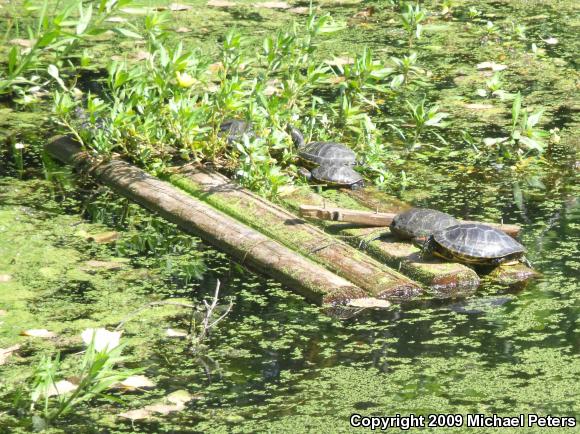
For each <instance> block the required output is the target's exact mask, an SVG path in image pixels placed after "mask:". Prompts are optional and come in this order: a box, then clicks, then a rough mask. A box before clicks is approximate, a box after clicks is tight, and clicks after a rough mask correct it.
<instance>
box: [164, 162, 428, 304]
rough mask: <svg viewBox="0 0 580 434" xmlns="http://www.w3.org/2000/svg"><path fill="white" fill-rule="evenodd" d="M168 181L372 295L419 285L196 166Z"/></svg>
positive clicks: (415, 291) (409, 291)
mask: <svg viewBox="0 0 580 434" xmlns="http://www.w3.org/2000/svg"><path fill="white" fill-rule="evenodd" d="M169 180H170V182H171V183H172V184H174V185H176V186H178V187H180V188H182V189H184V190H185V191H187V192H188V193H191V194H192V195H194V196H195V197H197V198H199V199H201V200H203V201H204V202H207V203H208V204H210V205H212V206H213V207H215V208H217V209H219V210H221V211H223V212H225V213H226V214H229V215H230V216H232V217H234V218H235V219H236V220H238V221H241V222H243V223H245V224H247V225H249V226H251V227H252V228H254V229H256V230H258V231H260V232H262V233H263V234H265V235H267V236H268V237H271V238H273V239H275V240H277V241H279V242H281V243H282V244H284V245H286V246H287V247H289V248H291V249H292V250H295V251H297V252H300V253H301V254H303V255H305V256H307V257H309V258H311V259H312V260H314V261H316V262H318V263H319V264H321V265H324V266H325V267H326V268H328V269H329V270H331V271H333V272H334V273H336V274H338V275H339V276H342V277H344V278H346V279H348V280H349V281H351V282H353V283H354V284H355V285H357V286H358V287H360V288H362V289H363V290H365V291H367V292H368V293H369V294H371V295H372V296H374V297H378V298H411V297H415V296H418V295H420V294H421V293H422V292H423V290H422V288H421V287H420V286H419V285H418V284H417V283H416V282H414V281H413V280H411V279H409V278H407V277H405V276H404V275H402V274H401V273H398V272H397V271H395V270H393V269H391V268H389V267H388V266H386V265H385V264H383V263H381V262H379V261H377V260H375V259H373V258H371V257H370V256H368V255H366V254H364V253H363V252H361V251H359V250H357V249H355V248H353V247H351V246H350V245H348V244H346V243H344V242H342V241H341V240H339V239H337V238H336V237H333V236H331V235H329V234H327V233H325V232H324V231H322V230H321V229H319V228H317V227H315V226H312V225H311V224H309V223H307V222H306V221H304V220H302V219H300V218H298V217H297V216H296V215H294V214H293V213H291V212H289V211H288V210H286V209H284V208H282V207H280V206H277V205H275V204H273V203H271V202H269V201H267V200H265V199H263V198H261V197H259V196H257V195H255V194H253V193H251V192H249V191H248V190H246V189H244V188H242V187H240V186H239V185H238V184H236V183H234V182H232V181H231V180H229V179H228V178H226V177H224V176H222V175H220V174H218V173H216V172H213V171H210V170H207V169H203V168H200V167H185V168H182V169H181V170H180V171H179V173H176V174H174V175H171V176H170V177H169Z"/></svg>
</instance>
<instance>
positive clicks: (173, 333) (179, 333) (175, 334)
mask: <svg viewBox="0 0 580 434" xmlns="http://www.w3.org/2000/svg"><path fill="white" fill-rule="evenodd" d="M165 336H167V337H170V338H184V337H186V336H187V332H186V331H184V330H176V329H167V330H165Z"/></svg>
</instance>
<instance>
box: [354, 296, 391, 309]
mask: <svg viewBox="0 0 580 434" xmlns="http://www.w3.org/2000/svg"><path fill="white" fill-rule="evenodd" d="M348 305H349V306H353V307H382V308H385V307H389V306H390V305H391V302H390V301H387V300H382V299H380V298H374V297H363V298H355V299H352V300H350V301H349V302H348Z"/></svg>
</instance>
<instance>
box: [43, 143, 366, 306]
mask: <svg viewBox="0 0 580 434" xmlns="http://www.w3.org/2000/svg"><path fill="white" fill-rule="evenodd" d="M46 149H47V151H48V152H49V153H50V154H51V155H52V156H54V157H55V158H57V159H59V160H61V161H62V162H64V163H68V164H71V165H73V166H74V167H75V168H76V169H77V170H80V171H82V172H85V173H90V175H91V176H93V177H94V178H95V179H96V180H97V181H99V182H101V183H103V184H105V185H107V186H108V187H110V188H112V189H113V190H115V191H116V192H117V193H119V194H120V195H122V196H124V197H127V198H129V199H131V200H132V201H134V202H136V203H138V204H140V205H142V206H143V207H145V208H147V209H149V210H151V211H153V212H156V213H158V214H159V215H160V216H161V217H163V218H164V219H166V220H168V221H170V222H172V223H175V224H176V225H177V226H178V227H180V228H181V229H182V230H184V231H185V232H188V233H191V234H194V235H197V236H199V237H201V238H202V239H203V240H205V241H207V242H208V243H209V244H212V245H213V246H215V247H216V248H218V249H220V250H222V251H224V252H227V253H228V254H230V255H231V256H232V257H233V258H234V259H235V260H236V261H238V262H239V263H241V264H242V265H247V266H249V267H251V268H253V269H256V270H257V271H260V272H262V273H264V274H266V275H269V276H271V277H272V278H274V279H276V280H278V281H280V282H282V283H284V284H286V285H288V286H289V287H290V288H292V289H293V290H295V291H296V292H298V293H300V294H302V295H303V296H305V297H306V298H307V299H309V300H311V301H313V302H315V303H318V304H325V303H337V302H346V301H348V300H350V299H353V298H359V297H367V296H368V294H367V293H366V292H365V291H363V290H362V289H360V288H359V287H357V286H356V285H354V284H352V283H351V282H349V281H348V280H346V279H344V278H342V277H339V276H337V275H335V274H334V273H332V272H330V271H328V270H326V269H324V268H323V267H321V266H320V265H318V264H316V263H314V262H312V261H310V260H309V259H307V258H304V257H303V256H301V255H299V254H297V253H296V252H294V251H292V250H290V249H288V248H287V247H285V246H283V245H281V244H280V243H278V242H275V241H273V240H271V239H270V238H268V237H267V236H264V235H263V234H261V233H259V232H257V231H255V230H253V229H251V228H249V227H248V226H246V225H244V224H242V223H240V222H238V221H236V220H234V219H232V218H231V217H229V216H227V215H225V214H224V213H222V212H220V211H217V210H215V209H213V208H212V207H210V206H209V205H207V204H205V203H203V202H201V201H199V200H197V199H195V198H193V197H191V196H190V195H188V194H186V193H184V192H182V191H180V190H179V189H177V188H175V187H173V186H172V185H170V184H168V183H166V182H164V181H161V180H159V179H157V178H155V177H153V176H150V175H148V174H147V173H145V172H144V171H142V170H141V169H138V168H136V167H134V166H132V165H130V164H128V163H126V162H123V161H119V160H113V161H109V162H101V163H97V162H96V161H95V160H93V159H92V158H91V157H90V155H89V154H88V153H86V152H82V150H81V147H80V146H79V145H78V143H76V142H75V141H73V140H72V139H71V138H69V137H66V136H58V137H55V138H53V139H52V140H51V141H50V142H49V143H48V144H47V145H46Z"/></svg>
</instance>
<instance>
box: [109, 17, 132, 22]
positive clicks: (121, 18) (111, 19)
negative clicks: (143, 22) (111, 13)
mask: <svg viewBox="0 0 580 434" xmlns="http://www.w3.org/2000/svg"><path fill="white" fill-rule="evenodd" d="M105 21H106V22H108V23H126V22H127V20H126V19H125V18H123V17H109V18H107V19H106V20H105Z"/></svg>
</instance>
